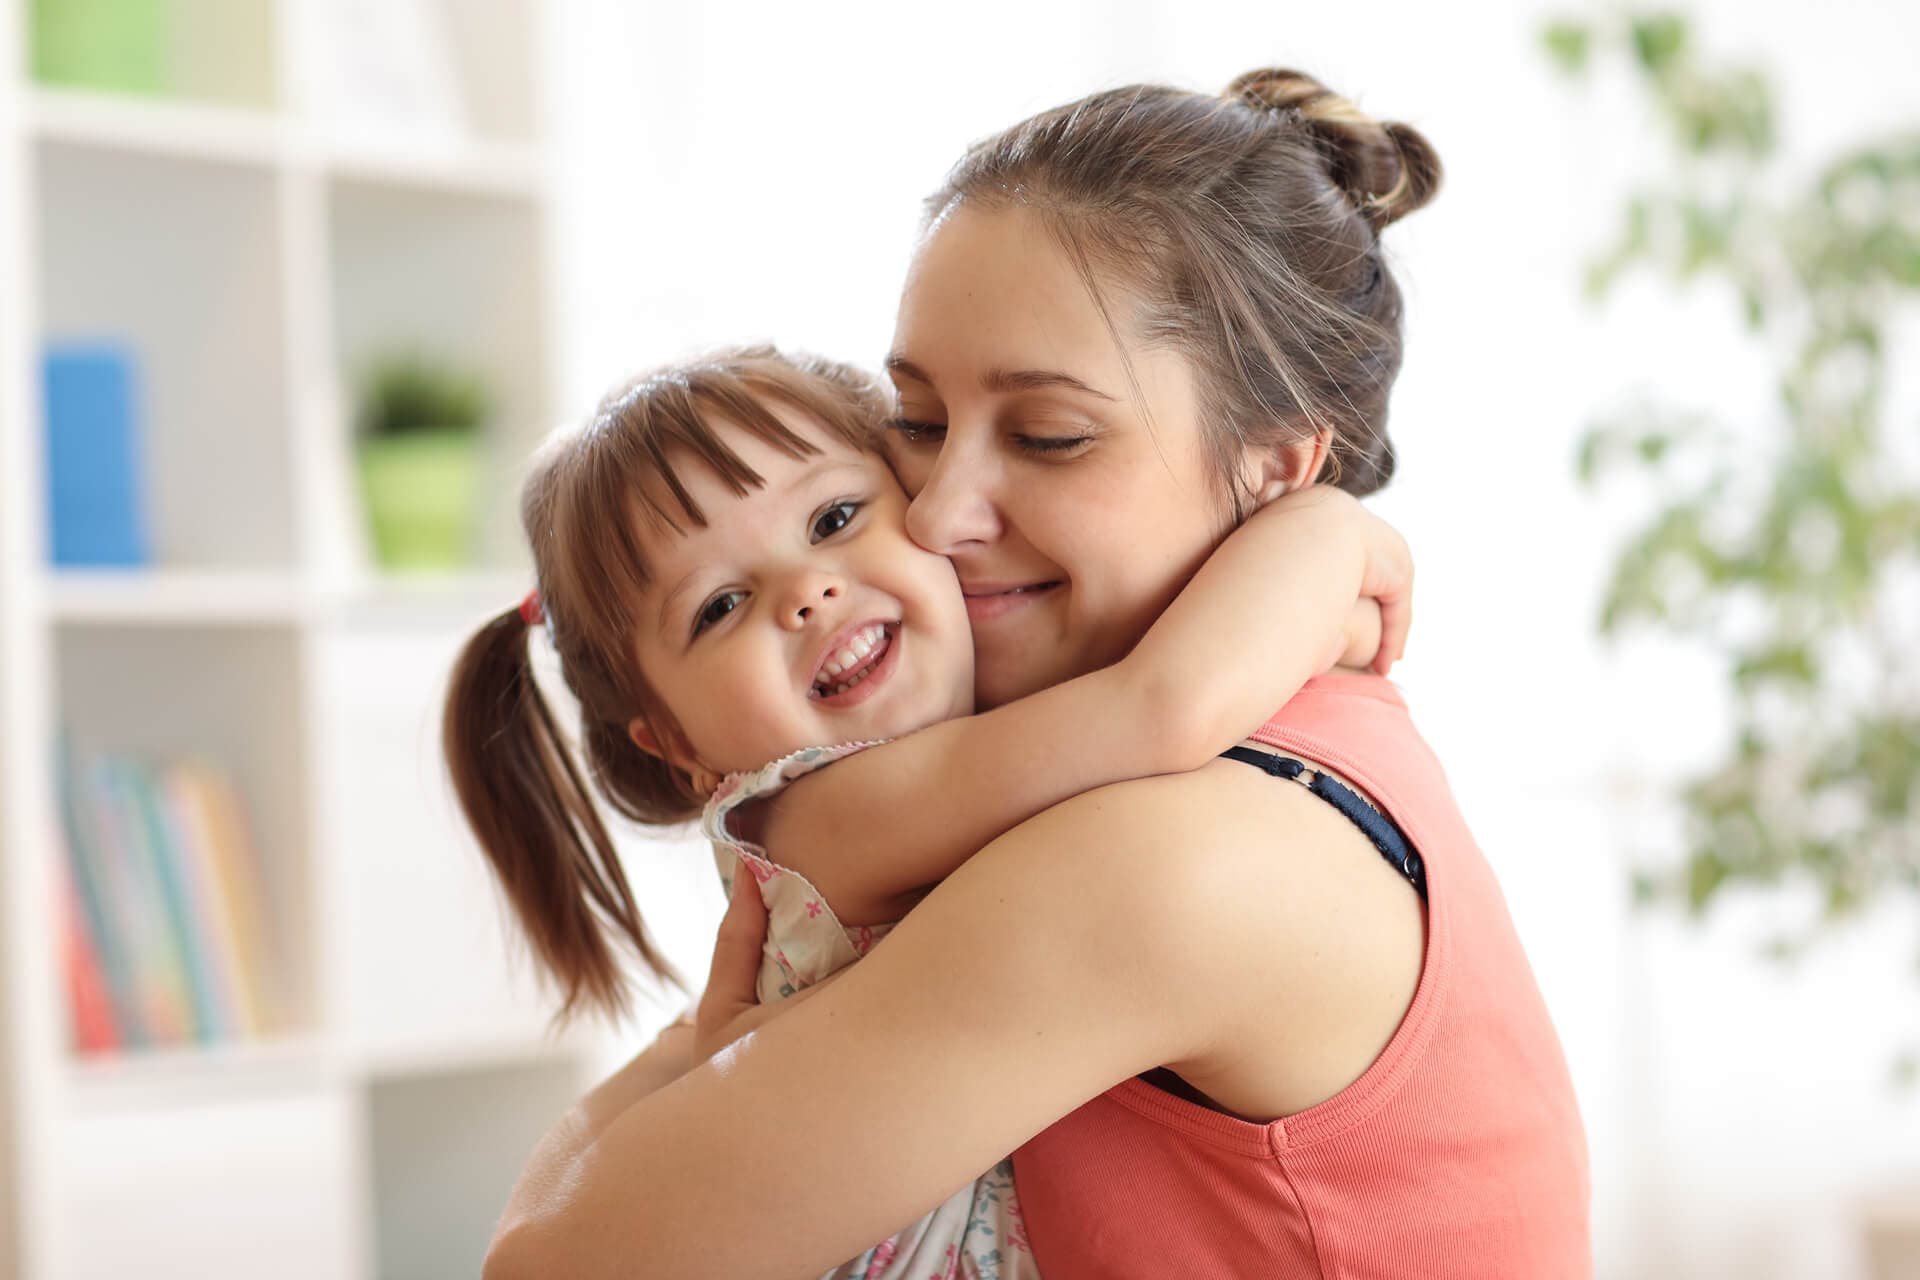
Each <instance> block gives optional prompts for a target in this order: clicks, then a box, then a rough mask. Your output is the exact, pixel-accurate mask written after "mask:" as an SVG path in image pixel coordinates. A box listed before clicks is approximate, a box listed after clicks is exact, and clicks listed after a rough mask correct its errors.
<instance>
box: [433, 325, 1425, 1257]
mask: <svg viewBox="0 0 1920 1280" xmlns="http://www.w3.org/2000/svg"><path fill="white" fill-rule="evenodd" d="M887 413H888V404H887V400H886V398H885V397H884V396H883V395H882V394H881V392H880V390H879V388H878V387H877V386H876V385H875V384H873V383H872V382H870V381H868V380H867V379H866V378H864V376H863V375H861V374H860V373H859V372H858V371H856V370H854V369H852V368H851V367H848V366H845V365H839V364H833V363H829V362H827V361H823V360H818V359H808V358H793V357H788V356H784V355H782V354H780V353H778V352H776V351H774V350H772V349H770V348H743V349H738V350H732V351H723V352H718V353H715V354H713V355H711V356H708V357H706V358H703V359H699V360H694V361H689V362H686V363H682V364H678V365H674V366H671V367H669V368H666V369H662V370H659V371H656V372H654V373H652V374H649V375H647V376H645V377H643V378H640V379H638V380H637V381H635V382H633V383H631V384H629V385H627V386H624V387H622V388H621V389H619V390H617V391H616V392H614V393H613V394H612V395H610V396H608V397H607V399H606V400H605V401H604V402H603V404H602V405H601V407H600V409H599V410H598V411H597V412H596V413H595V415H594V416H593V418H592V419H591V420H590V421H589V422H588V423H587V424H586V425H585V426H583V427H581V428H579V429H576V430H571V431H567V432H563V433H561V434H559V435H557V436H556V437H555V438H553V439H552V440H550V441H549V442H548V443H547V445H546V446H545V447H544V449H543V450H542V451H541V453H540V455H539V456H538V458H537V460H536V462H535V464H534V469H533V472H532V475H531V476H530V478H529V479H528V481H527V483H526V487H525V491H524V496H523V502H522V517H523V523H524V525H525V528H526V532H527V536H528V540H529V542H530V543H531V545H532V547H533V551H534V558H535V566H536V577H537V580H538V582H539V584H540V585H539V587H538V589H537V590H536V591H535V592H534V593H532V594H530V595H529V597H528V598H527V600H526V601H523V602H522V604H521V605H520V606H518V607H516V608H513V609H510V610H507V611H505V612H503V613H502V614H501V615H500V616H499V617H497V618H495V619H494V620H493V621H492V622H490V623H489V624H488V625H487V626H485V627H484V628H482V629H481V631H480V632H479V633H478V634H477V635H476V636H475V637H474V638H473V640H472V641H471V642H470V643H469V644H468V646H467V648H466V651H465V652H464V654H463V655H462V657H461V659H460V662H459V664H458V666H457V667H456V670H455V673H454V678H453V684H452V688H451V691H450V693H449V696H448V703H447V715H446V724H445V749H446V753H447V758H448V761H449V764H450V766H451V768H452V772H453V776H454V780H455V785H456V789H457V791H458V793H459V796H460V802H461V805H462V807H463V809H464V810H465V812H466V814H467V817H468V820H469V822H470V823H471V825H472V827H473V830H474V833H475V835H476V836H477V837H478V838H479V841H480V844H481V848H482V850H483V851H484V852H485V854H486V856H487V858H488V861H489V862H490V863H491V865H492V867H493V869H494V871H495V873H496V875H497V876H498V878H499V880H500V883H501V885H502V887H503V888H504V889H505V891H506V893H507V895H508V898H509V901H510V902H511V903H512V905H513V908H514V911H515V913H516V916H517V918H518V919H519V921H520V924H521V927H522V928H523V929H524V930H525V932H526V934H527V936H528V938H529V939H530V940H531V941H532V943H533V946H534V949H535V952H536V954H537V955H538V957H539V959H540V961H541V963H542V966H543V968H544V969H545V970H546V972H547V973H548V974H549V975H550V976H551V977H552V978H553V979H554V980H555V981H556V983H557V985H558V987H559V989H560V991H561V992H562V1009H563V1011H564V1012H568V1013H570V1012H572V1011H574V1010H575V1009H576V1008H578V1007H579V1006H581V1005H583V1004H585V1005H588V1006H592V1007H596V1008H599V1009H601V1010H603V1011H605V1012H607V1013H618V1012H620V1011H621V1010H622V1009H623V1008H624V1006H625V999H624V995H625V992H624V984H623V981H622V978H621V962H620V958H619V952H620V950H621V949H622V948H623V947H624V948H627V949H631V951H632V952H633V953H634V954H635V955H637V956H638V957H639V958H640V959H641V960H642V961H643V963H645V964H646V965H647V966H649V967H650V968H651V969H652V970H653V971H654V972H655V973H656V974H657V975H662V976H664V975H665V974H666V972H667V970H666V966H665V965H664V964H663V962H662V961H661V960H660V958H659V956H658V954H657V953H656V951H655V950H654V948H653V946H652V944H651V943H650V941H649V940H648V937H647V934H646V931H645V929H644V927H643V925H642V923H641V918H640V912H639V910H638V908H637V906H636V904H635V902H634V900H633V896H632V893H631V891H630V889H629V887H628V884H627V880H626V877H625V875H624V873H623V872H622V870H621V867H620V863H619V859H618V856H617V854H616V853H615V851H614V848H613V844H612V841H611V839H610V837H609V835H608V832H607V828H606V826H605V824H604V822H603V820H602V817H601V815H600V813H599V811H598V804H597V802H596V800H595V797H594V795H592V794H590V793H589V791H588V790H587V788H586V786H585V785H583V780H582V777H581V773H580V770H579V768H578V766H577V765H576V763H575V761H574V760H573V759H572V757H571V754H570V752H569V749H568V747H567V745H566V742H565V740H564V739H563V738H562V736H561V735H560V733H559V732H558V727H557V725H556V722H555V718H554V715H553V713H552V711H551V710H550V708H549V707H548V706H547V704H546V702H545V700H544V698H543V697H542V695H541V693H540V690H539V688H538V686H537V684H536V683H535V681H534V678H533V668H532V662H531V655H530V652H529V648H528V645H529V640H530V639H531V637H532V636H533V635H535V634H538V633H539V631H540V630H541V629H542V628H544V630H545V632H546V633H547V634H548V635H550V636H551V638H552V643H553V645H554V648H555V650H556V651H557V652H558V654H559V656H560V668H561V672H562V674H563V676H564V678H565V680H566V682H567V685H568V687H569V689H570V690H571V691H572V692H573V693H574V695H575V696H576V698H578V700H579V702H580V708H581V722H582V735H581V738H582V742H583V744H584V748H585V752H586V756H587V760H586V765H587V770H588V773H589V775H590V776H591V777H592V778H593V779H594V782H595V785H596V789H597V791H598V793H599V795H600V796H601V797H603V798H604V800H605V801H606V802H607V803H608V804H610V805H611V806H612V807H613V808H614V810H615V811H616V812H618V813H621V814H623V815H625V816H627V817H629V818H632V819H635V820H637V821H639V822H641V823H644V824H648V825H653V826H675V825H679V824H682V823H685V822H687V821H688V820H690V819H692V818H695V817H699V818H700V819H701V825H702V829H703V831H704V832H705V834H706V835H707V836H708V837H709V838H710V839H711V840H712V841H713V842H714V848H715V852H716V857H717V859H718V862H719V868H720V874H721V877H722V880H723V882H724V883H725V884H726V885H727V888H728V892H729V893H733V892H736V891H739V892H747V891H750V890H749V888H748V887H749V886H751V891H757V892H758V894H759V896H760V898H761V900H762V902H763V904H764V906H765V909H766V912H767V917H768V929H767V937H766V942H765V955H764V960H763V963H762V967H761V972H760V977H759V983H758V987H759V995H760V998H761V999H762V1000H767V1001H772V1000H778V999H782V998H785V997H787V996H791V995H794V994H796V993H797V992H799V991H801V990H803V989H805V988H807V987H810V986H812V985H813V984H815V983H817V982H819V981H821V980H823V979H825V978H827V977H829V976H831V975H832V974H834V973H835V972H837V971H838V970H840V969H841V968H844V967H845V966H846V965H848V964H851V963H852V962H853V961H854V960H856V959H857V958H859V957H860V956H863V955H865V954H866V953H867V952H868V951H869V950H870V949H872V947H873V946H874V945H876V944H877V943H878V942H879V941H880V940H881V939H882V938H884V937H885V935H886V933H887V931H888V930H889V929H890V928H891V927H892V925H893V922H895V921H896V920H898V919H899V918H900V917H901V916H902V915H904V914H905V913H906V912H907V910H909V909H910V908H911V907H912V905H913V904H914V903H915V902H916V901H918V900H919V898H920V897H922V896H924V894H925V893H926V891H927V890H928V889H929V888H931V887H932V886H933V885H935V884H937V883H938V882H939V881H941V880H942V879H944V878H945V877H946V876H947V875H948V874H949V873H950V872H951V871H952V870H953V869H954V868H955V867H957V866H959V864H960V863H962V862H964V861H965V860H966V859H967V857H968V856H970V855H971V854H972V853H973V852H974V851H975V850H977V849H979V848H980V847H982V846H983V845H986V844H988V843H990V842H991V841H992V840H993V839H994V838H995V837H997V836H999V835H1000V834H1001V833H1002V832H1004V831H1006V830H1008V829H1010V828H1012V827H1014V826H1017V825H1019V824H1020V823H1021V822H1023V821H1025V820H1026V819H1027V818H1029V817H1031V816H1033V815H1034V814H1035V813H1038V812H1040V811H1041V810H1043V809H1045V808H1048V807H1049V806H1051V805H1053V804H1055V803H1057V802H1058V801H1060V800H1063V799H1065V798H1067V797H1068V796H1072V795H1076V794H1079V793H1080V792H1083V791H1087V790H1091V789H1093V788H1095V787H1099V786H1102V785H1105V784H1107V783H1111V782H1119V781H1123V780H1125V779H1129V778H1137V777H1146V776H1150V775H1153V774H1158V773H1170V772H1181V771H1185V770H1188V769H1192V768H1196V767H1198V766H1199V765H1201V764H1203V763H1205V762H1206V761H1207V760H1209V759H1212V758H1213V757H1214V756H1216V755H1218V754H1219V753H1220V752H1222V751H1224V750H1226V749H1227V748H1229V747H1231V746H1232V745H1233V744H1234V743H1236V742H1238V741H1239V740H1240V739H1242V738H1243V737H1244V736H1245V735H1247V734H1248V733H1251V732H1252V731H1253V730H1254V729H1256V728H1257V727H1258V724H1259V719H1260V717H1254V718H1252V719H1249V718H1248V716H1247V714H1246V712H1245V710H1244V709H1245V708H1247V707H1251V706H1270V705H1277V704H1278V703H1280V702H1284V701H1286V700H1287V698H1289V697H1291V696H1292V694H1293V693H1294V692H1295V691H1296V690H1297V689H1298V688H1299V687H1300V686H1301V685H1302V684H1304V683H1305V682H1306V680H1307V679H1308V678H1309V677H1311V676H1313V675H1315V674H1317V673H1319V672H1320V671H1322V670H1325V669H1326V668H1328V667H1331V666H1332V665H1334V663H1335V661H1336V660H1340V661H1345V662H1348V663H1349V664H1351V665H1356V666H1357V665H1360V664H1363V663H1369V662H1371V663H1373V664H1374V665H1375V666H1376V667H1378V668H1379V669H1382V670H1384V669H1385V668H1386V667H1388V666H1390V665H1391V663H1392V661H1393V659H1394V657H1395V656H1396V655H1397V653H1398V651H1399V648H1400V645H1401V643H1402V640H1403V637H1404V632H1405V622H1406V618H1407V609H1406V607H1405V598H1406V592H1407V587H1408V584H1409V581H1410V577H1411V566H1410V563H1409V561H1408V559H1407V556H1406V549H1405V546H1404V544H1403V543H1402V542H1401V540H1400V538H1399V536H1398V535H1397V534H1395V533H1394V532H1393V530H1391V529H1390V528H1389V527H1388V526H1386V525H1385V524H1384V523H1382V522H1381V521H1379V520H1378V519H1376V518H1374V517H1373V516H1371V515H1369V514H1367V513H1366V512H1365V511H1364V509H1363V508H1361V507H1360V505H1359V504H1358V503H1357V502H1355V501H1354V500H1353V499H1351V498H1349V497H1347V496H1346V495H1344V494H1342V493H1340V492H1339V491H1338V490H1333V489H1326V488H1312V489H1306V490H1302V491H1301V492H1299V493H1296V494H1292V495H1288V496H1282V492H1281V490H1282V489H1283V488H1284V484H1283V482H1281V481H1278V480H1269V481H1267V482H1266V488H1265V489H1263V490H1262V491H1260V492H1258V493H1257V494H1255V495H1254V497H1255V498H1256V500H1258V501H1261V502H1263V503H1264V504H1265V505H1264V506H1263V508H1262V510H1261V511H1260V512H1259V513H1258V514H1257V515H1255V516H1254V517H1252V518H1250V519H1248V520H1247V521H1246V522H1245V523H1244V524H1243V525H1242V526H1241V528H1240V529H1239V530H1238V531H1237V532H1236V533H1235V534H1234V535H1233V536H1232V537H1231V538H1229V539H1228V540H1227V541H1226V542H1225V543H1224V544H1223V545H1222V546H1221V548H1220V549H1219V550H1218V551H1216V552H1215V553H1214V555H1213V556H1212V557H1211V559H1210V560H1209V562H1208V563H1207V565H1206V566H1205V568H1204V569H1203V570H1202V571H1201V572H1200V573H1199V574H1198V575H1197V576H1196V578H1195V580H1194V582H1193V583H1192V585H1190V586H1189V587H1188V588H1187V589H1186V591H1184V592H1183V593H1182V594H1181V596H1180V598H1179V599H1178V600H1176V601H1175V602H1174V604H1173V605H1172V607H1170V608H1169V609H1168V610H1167V611H1166V613H1165V614H1163V615H1162V616H1161V618H1160V619H1159V620H1158V622H1156V623H1155V624H1154V626H1153V627H1152V629H1151V630H1149V632H1148V633H1147V635H1146V637H1145V638H1144V639H1143V640H1142V641H1141V643H1140V644H1139V645H1138V646H1136V647H1135V648H1134V650H1133V651H1132V652H1131V653H1129V654H1128V655H1127V656H1126V657H1124V658H1122V659H1120V660H1119V661H1118V662H1115V663H1114V664H1112V665H1111V666H1108V667H1105V668H1102V669H1100V670H1098V671H1094V672H1090V673H1088V674H1086V675H1083V676H1080V677H1078V678H1076V679H1073V680H1069V681H1067V682H1065V683H1062V684H1059V685H1055V686H1053V687H1052V688H1050V689H1047V690H1044V691H1041V692H1039V693H1035V694H1033V695H1032V696H1030V697H1027V698H1022V699H1019V700H1017V701H1015V702H1011V703H1008V704H1007V705H1005V706H1003V707H1000V708H998V709H996V710H994V711H991V712H987V713H984V714H980V715H975V714H973V709H974V663H973V642H972V637H971V634H970V632H969V628H968V612H969V601H968V599H967V598H966V597H964V596H963V594H962V591H961V587H960V583H959V581H958V579H957V578H956V576H955V573H954V570H953V566H952V564H951V563H950V562H949V561H948V560H947V559H946V558H945V557H943V556H939V555H935V554H933V553H931V552H928V551H926V550H924V549H922V548H921V547H919V546H918V545H916V544H915V543H914V542H913V540H912V539H911V538H910V537H909V536H908V534H907V531H906V506H907V501H906V495H905V493H904V492H903V491H902V489H901V487H900V484H899V481H898V480H897V479H895V477H894V475H893V473H892V471H891V470H890V469H889V468H888V464H887V461H886V459H885V458H884V457H883V456H882V454H881V452H880V444H881V441H882V439H883V433H884V431H885V430H886V428H887V426H888V425H889V423H888V417H887ZM1375 599H1377V600H1378V601H1379V603H1380V605H1382V606H1384V608H1375V607H1374V605H1373V601H1374V600H1375ZM974 607H975V608H978V607H979V606H977V605H975V606H974ZM999 607H1005V606H1004V605H1001V606H999ZM1383 622H1384V624H1385V629H1386V637H1385V643H1384V644H1383V643H1382V624H1383ZM1090 729H1091V730H1092V732H1091V734H1089V730H1090ZM1089 741H1091V743H1092V744H1093V745H1091V746H1089ZM830 764H833V765H837V767H835V768H833V769H831V770H828V769H827V768H826V766H827V765H830ZM742 870H744V871H745V872H746V874H745V875H742V874H741V872H742ZM1011 1183H1012V1174H1011V1169H1010V1167H1008V1166H1007V1165H1006V1164H1005V1163H1004V1162H1003V1163H1002V1164H1001V1165H1000V1166H999V1167H997V1168H996V1169H994V1170H992V1171H990V1172H989V1173H988V1174H986V1175H985V1176H983V1177H982V1178H980V1179H978V1180H977V1181H976V1183H975V1184H974V1185H972V1186H970V1187H967V1188H964V1189H963V1190H961V1191H960V1192H958V1193H956V1194H955V1195H954V1196H953V1197H952V1198H950V1199H949V1200H948V1201H946V1202H945V1203H944V1204H942V1205H941V1206H940V1208H939V1209H938V1210H936V1211H935V1212H934V1213H933V1214H930V1215H927V1216H926V1217H923V1218H922V1219H921V1220H919V1221H918V1222H917V1223H915V1224H914V1225H913V1226H911V1227H908V1228H906V1229H905V1230H903V1231H901V1232H899V1233H896V1234H895V1235H893V1236H891V1237H889V1238H888V1239H887V1240H885V1241H883V1242H882V1243H881V1244H879V1245H878V1246H876V1247H875V1248H874V1249H871V1250H869V1251H868V1252H867V1253H865V1254H863V1255H862V1256H861V1257H859V1258H857V1259H854V1260H853V1261H852V1262H849V1263H847V1264H846V1265H845V1266H843V1267H841V1268H839V1269H837V1270H836V1271H835V1272H833V1273H832V1274H834V1275H836V1276H839V1275H845V1276H848V1277H852V1276H860V1277H879V1276H884V1275H902V1276H904V1275H908V1274H915V1275H918V1274H921V1273H922V1272H923V1271H926V1270H927V1268H928V1267H931V1268H933V1270H932V1271H931V1272H929V1273H930V1274H941V1273H943V1272H944V1271H945V1269H946V1266H947V1264H948V1262H950V1261H954V1260H962V1259H963V1260H964V1261H963V1262H961V1265H963V1266H964V1267H966V1268H968V1269H967V1271H966V1272H965V1274H969V1275H971V1274H990V1275H991V1274H998V1275H1000V1276H1004V1277H1007V1278H1008V1280H1012V1278H1013V1277H1016V1276H1025V1275H1034V1274H1037V1272H1036V1271H1035V1269H1034V1268H1033V1266H1032V1262H1031V1258H1030V1256H1029V1255H1028V1254H1027V1253H1026V1251H1025V1244H1024V1239H1025V1233H1024V1229H1023V1228H1022V1227H1021V1225H1020V1222H1019V1213H1018V1202H1017V1199H1016V1198H1015V1196H1014V1193H1013V1190H1012V1185H1011ZM910 1268H911V1270H910Z"/></svg>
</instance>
